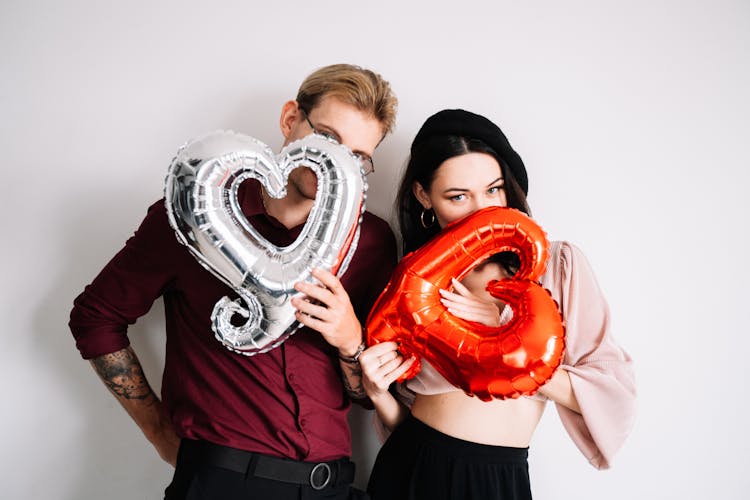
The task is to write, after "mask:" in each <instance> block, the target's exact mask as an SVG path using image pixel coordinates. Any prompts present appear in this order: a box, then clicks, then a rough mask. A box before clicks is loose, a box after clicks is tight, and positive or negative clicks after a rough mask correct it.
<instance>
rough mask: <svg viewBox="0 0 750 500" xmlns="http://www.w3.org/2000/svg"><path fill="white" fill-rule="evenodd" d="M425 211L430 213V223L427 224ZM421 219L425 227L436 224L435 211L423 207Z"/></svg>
mask: <svg viewBox="0 0 750 500" xmlns="http://www.w3.org/2000/svg"><path fill="white" fill-rule="evenodd" d="M425 213H429V214H430V223H429V224H427V223H426V222H425V221H424V215H425ZM419 221H420V222H421V223H422V227H423V228H425V229H429V228H431V227H432V226H433V225H434V224H435V212H433V211H432V210H431V209H424V208H423V209H422V214H421V215H420V216H419Z"/></svg>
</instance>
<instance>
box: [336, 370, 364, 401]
mask: <svg viewBox="0 0 750 500" xmlns="http://www.w3.org/2000/svg"><path fill="white" fill-rule="evenodd" d="M341 371H342V372H343V374H344V377H343V378H344V388H345V389H346V393H347V394H348V395H349V397H350V398H352V399H367V393H366V392H365V387H364V386H363V385H362V368H360V366H359V363H348V362H342V363H341Z"/></svg>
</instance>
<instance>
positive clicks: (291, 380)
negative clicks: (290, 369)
mask: <svg viewBox="0 0 750 500" xmlns="http://www.w3.org/2000/svg"><path fill="white" fill-rule="evenodd" d="M288 378H289V382H294V373H290V374H289V377H288Z"/></svg>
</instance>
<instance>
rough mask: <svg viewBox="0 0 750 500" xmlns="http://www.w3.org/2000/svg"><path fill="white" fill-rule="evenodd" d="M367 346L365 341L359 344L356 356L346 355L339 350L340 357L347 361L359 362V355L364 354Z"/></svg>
mask: <svg viewBox="0 0 750 500" xmlns="http://www.w3.org/2000/svg"><path fill="white" fill-rule="evenodd" d="M366 347H367V346H366V345H365V343H364V342H362V343H361V344H359V346H358V347H357V352H355V353H354V356H344V355H343V354H341V353H340V352H339V359H340V360H341V361H343V362H345V363H356V364H359V356H360V354H362V351H364V350H365V348H366Z"/></svg>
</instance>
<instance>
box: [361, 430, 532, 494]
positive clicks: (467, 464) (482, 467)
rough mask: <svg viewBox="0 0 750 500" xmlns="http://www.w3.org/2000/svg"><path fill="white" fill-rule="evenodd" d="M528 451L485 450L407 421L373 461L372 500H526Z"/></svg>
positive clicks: (503, 448) (491, 448) (368, 489)
mask: <svg viewBox="0 0 750 500" xmlns="http://www.w3.org/2000/svg"><path fill="white" fill-rule="evenodd" d="M527 458H528V448H509V447H505V446H490V445H484V444H477V443H472V442H469V441H463V440H461V439H456V438H454V437H451V436H448V435H446V434H443V433H441V432H439V431H437V430H435V429H433V428H432V427H429V426H427V425H426V424H424V423H423V422H420V421H419V420H417V419H416V418H414V417H412V416H411V415H409V417H408V418H407V419H406V420H405V421H404V422H403V423H402V424H401V425H400V426H398V428H396V430H395V431H394V432H393V434H392V435H391V437H390V438H389V439H388V441H386V443H385V444H384V445H383V448H381V450H380V453H378V457H377V459H376V460H375V466H374V467H373V470H372V475H371V476H370V482H369V484H368V486H367V492H368V493H369V494H370V496H371V498H372V500H398V499H408V500H417V499H419V500H422V499H424V500H428V499H429V500H440V499H446V500H447V499H461V500H464V499H465V500H469V499H477V500H491V499H495V500H530V499H531V487H530V484H529V467H528V461H527Z"/></svg>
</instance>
